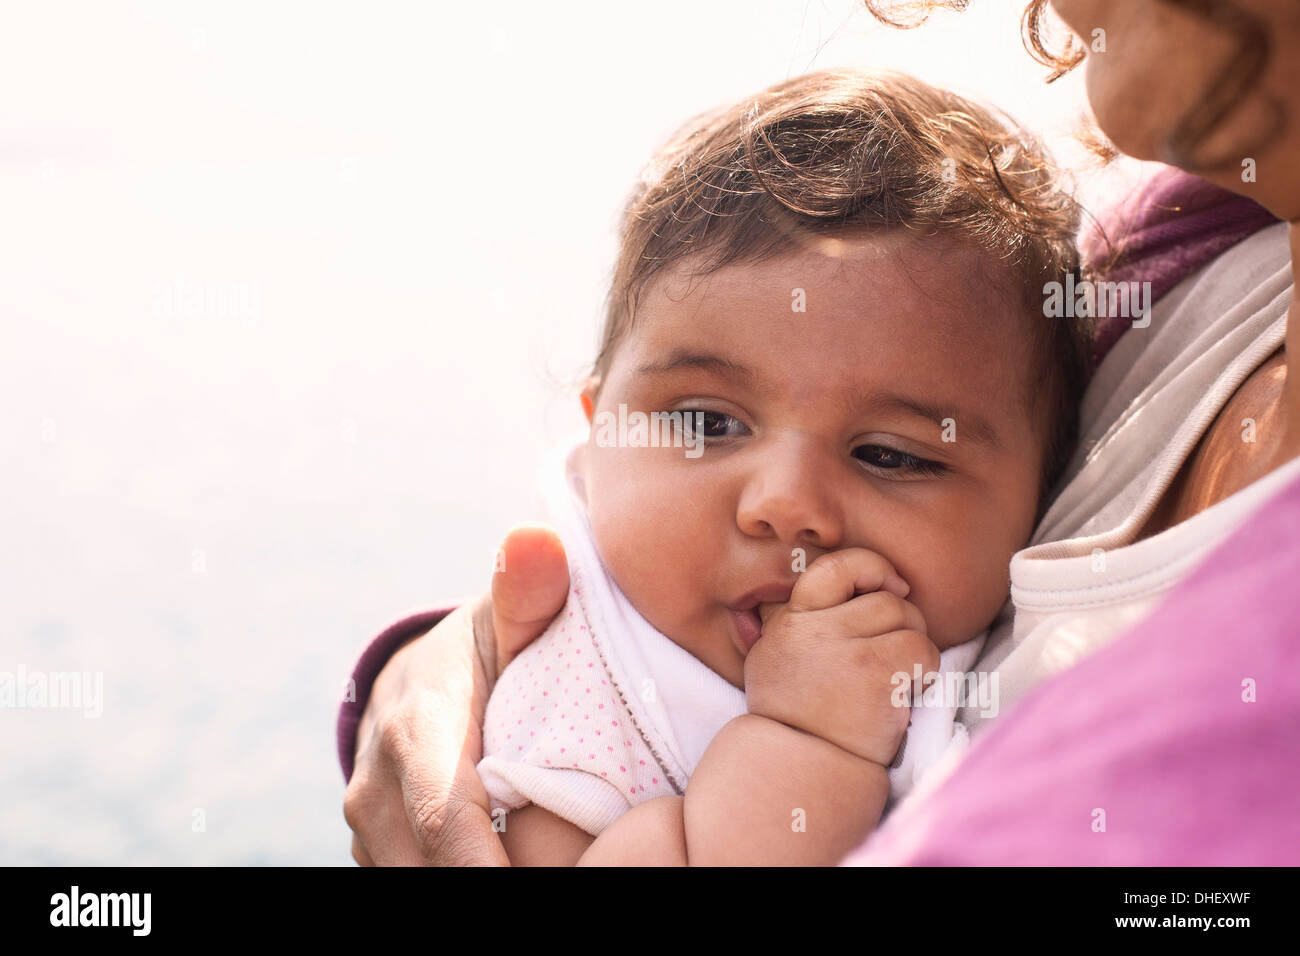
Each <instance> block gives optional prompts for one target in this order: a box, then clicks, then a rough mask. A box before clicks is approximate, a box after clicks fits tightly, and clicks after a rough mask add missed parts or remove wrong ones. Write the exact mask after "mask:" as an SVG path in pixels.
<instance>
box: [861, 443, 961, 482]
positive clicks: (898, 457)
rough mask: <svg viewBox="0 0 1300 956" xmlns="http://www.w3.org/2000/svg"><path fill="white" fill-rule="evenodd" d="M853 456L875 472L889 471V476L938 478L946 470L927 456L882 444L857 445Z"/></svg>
mask: <svg viewBox="0 0 1300 956" xmlns="http://www.w3.org/2000/svg"><path fill="white" fill-rule="evenodd" d="M853 457H854V458H856V459H858V460H859V461H860V462H862V463H863V464H864V465H867V466H868V467H869V468H871V469H873V470H875V471H877V472H887V473H891V474H890V477H902V476H904V475H910V476H914V477H929V478H938V477H940V476H942V475H943V474H945V473H946V472H947V470H948V469H947V467H946V466H944V465H942V464H940V463H939V462H937V461H930V460H929V459H928V458H917V457H916V456H915V455H909V454H908V453H907V452H904V451H899V450H898V449H896V448H887V447H885V446H884V445H859V446H858V447H857V448H855V449H853Z"/></svg>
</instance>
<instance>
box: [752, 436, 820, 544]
mask: <svg viewBox="0 0 1300 956" xmlns="http://www.w3.org/2000/svg"><path fill="white" fill-rule="evenodd" d="M829 458H830V456H828V455H826V454H825V453H824V452H823V451H821V450H819V449H817V448H816V446H815V445H814V444H813V443H812V442H806V441H804V442H795V441H789V442H783V443H781V445H780V446H778V447H774V448H772V449H771V451H770V453H769V454H764V455H760V456H756V458H755V462H754V468H753V471H752V473H751V474H750V475H749V476H748V478H747V480H746V482H745V487H744V489H743V490H742V491H741V495H740V502H739V505H738V507H737V510H736V523H737V525H739V527H740V530H741V531H743V532H744V533H745V534H747V535H751V536H753V537H760V538H764V537H772V536H775V537H777V538H779V539H780V540H781V541H784V542H785V543H787V544H789V545H790V546H791V547H795V546H804V547H813V548H821V549H824V550H827V551H830V550H833V549H835V548H838V547H840V545H841V543H842V541H843V538H844V508H843V505H842V502H841V501H840V500H839V491H838V489H837V485H838V479H839V471H840V466H839V464H838V463H836V462H832V461H830V460H829Z"/></svg>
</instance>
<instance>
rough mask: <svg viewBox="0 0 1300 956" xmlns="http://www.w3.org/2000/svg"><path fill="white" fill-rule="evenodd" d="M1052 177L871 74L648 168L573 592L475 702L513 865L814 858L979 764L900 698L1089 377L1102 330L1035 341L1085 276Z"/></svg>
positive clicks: (570, 540)
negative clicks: (1055, 285) (918, 789)
mask: <svg viewBox="0 0 1300 956" xmlns="http://www.w3.org/2000/svg"><path fill="white" fill-rule="evenodd" d="M1047 169H1048V166H1047V164H1046V162H1045V160H1044V157H1043V154H1042V153H1041V152H1040V150H1039V149H1038V148H1037V147H1036V146H1035V144H1034V143H1033V142H1032V141H1031V140H1029V139H1028V138H1027V137H1026V136H1025V135H1024V134H1023V133H1020V132H1018V131H1016V130H1014V129H1011V128H1010V127H1009V126H1008V125H1006V124H1004V123H1002V122H1000V121H998V120H997V119H995V118H994V117H993V116H992V115H990V113H989V112H988V111H987V110H985V109H983V108H981V107H979V106H976V105H974V104H972V103H970V102H967V101H965V100H963V99H961V98H959V97H957V96H955V95H952V94H949V93H946V92H943V91H940V90H936V89H934V88H931V87H929V86H927V85H925V84H923V83H921V82H919V81H917V80H915V79H912V78H909V77H906V76H902V75H898V74H892V73H862V72H852V71H835V72H822V73H815V74H811V75H808V76H803V77H799V78H796V79H794V80H790V81H787V82H785V83H782V84H779V85H777V86H775V87H772V88H771V89H768V90H766V91H764V92H762V93H760V94H758V95H757V96H755V97H753V98H751V99H747V100H745V101H744V102H742V103H739V104H736V105H735V106H732V107H730V108H726V109H723V110H719V111H717V112H714V113H711V114H707V115H705V116H702V117H699V118H697V119H696V120H695V121H693V122H692V123H691V124H689V125H688V126H687V127H686V128H685V129H684V130H683V131H682V132H681V133H679V134H678V136H677V137H676V138H675V139H674V140H673V141H672V142H671V143H670V144H669V145H668V146H667V147H665V148H664V150H662V151H661V153H660V154H659V155H658V156H657V157H656V158H655V160H653V161H652V163H651V165H650V167H649V169H648V171H647V173H646V174H645V176H644V177H643V181H642V185H641V187H640V188H639V190H638V191H637V192H636V193H635V195H634V196H633V198H632V200H631V202H630V204H629V206H628V208H627V210H626V213H625V216H624V221H623V230H622V237H621V251H620V256H619V260H618V264H617V267H616V270H615V275H614V279H613V286H612V290H611V294H610V297H609V305H608V312H607V319H606V324H605V329H604V332H603V337H602V342H601V347H600V352H599V355H598V356H597V359H596V362H595V366H594V372H593V374H592V376H591V377H590V378H589V379H588V380H587V382H586V383H585V387H584V388H583V391H582V404H583V408H584V410H585V412H586V415H587V418H588V420H589V422H590V423H591V428H590V429H589V431H588V433H587V434H586V435H585V436H584V437H583V439H582V440H581V441H579V442H576V443H575V444H573V445H572V446H571V447H565V448H563V449H561V450H560V454H559V458H558V459H557V461H556V462H555V463H554V467H553V468H552V469H551V471H550V473H549V475H550V477H549V479H548V484H549V505H550V509H551V511H552V520H553V521H554V522H555V524H556V525H557V528H558V530H559V531H560V534H561V537H562V539H563V540H564V543H565V547H566V551H567V555H568V560H569V567H570V576H571V589H570V593H569V597H568V602H567V604H566V606H565V608H564V610H562V611H561V613H560V614H559V616H558V617H557V618H556V620H555V621H554V622H553V623H552V624H551V626H550V627H549V628H548V629H547V631H546V632H545V633H544V634H543V635H542V636H541V637H540V638H539V639H538V640H536V641H535V642H534V643H533V644H531V645H530V646H529V647H528V648H527V649H526V650H525V651H524V652H523V653H522V654H520V655H519V657H518V658H516V659H515V660H514V661H513V662H512V663H511V664H510V666H509V667H508V668H507V669H506V670H505V672H504V673H503V674H502V676H501V678H500V680H499V682H498V683H497V685H496V687H495V689H494V691H493V693H492V696H491V699H490V701H489V703H488V708H487V716H486V721H485V726H484V757H483V760H482V762H481V763H480V764H479V773H480V776H481V777H482V779H483V781H484V784H485V786H486V787H487V790H488V795H489V798H490V800H491V805H492V808H493V816H494V819H496V820H497V821H498V829H499V830H501V832H502V838H503V841H504V843H505V847H506V851H507V853H508V854H509V856H510V859H511V861H512V862H513V863H515V864H542V865H568V864H574V863H582V864H633V865H645V864H651V865H686V864H690V865H712V864H728V863H757V864H831V863H834V862H836V861H837V860H838V859H839V858H840V857H841V856H843V854H844V853H845V852H847V851H848V850H850V849H852V848H853V847H854V846H856V845H857V844H858V843H859V842H860V841H861V840H862V838H863V837H864V836H865V835H866V834H867V833H868V832H869V831H870V830H871V829H872V828H873V827H874V826H875V825H876V823H877V822H878V820H879V818H880V815H881V813H882V812H883V810H884V808H885V806H886V804H887V802H888V801H889V800H890V798H891V788H892V796H893V798H894V799H897V798H898V797H899V796H901V795H902V794H903V793H905V792H907V790H908V789H909V788H910V787H911V786H912V784H913V783H914V782H915V780H916V779H917V778H918V777H919V775H920V773H921V772H922V771H924V770H926V769H927V768H928V767H930V766H932V765H933V764H934V763H935V761H936V760H937V759H938V757H939V756H940V755H941V754H943V753H944V752H945V751H951V750H952V749H953V748H954V747H959V746H960V744H961V737H960V733H958V732H957V731H955V728H954V723H953V719H952V718H953V708H954V707H955V704H956V701H944V702H937V703H938V706H936V707H933V708H928V707H926V706H923V705H922V704H921V703H920V701H919V700H917V699H916V698H915V697H914V694H917V693H919V690H920V687H919V686H914V685H913V676H914V675H920V674H932V673H936V672H937V673H940V674H943V673H957V674H961V673H963V672H965V671H967V670H968V669H969V668H970V667H971V666H972V665H973V662H974V659H975V657H976V656H977V654H978V652H979V649H980V647H981V644H982V641H983V635H984V632H985V630H986V629H987V627H988V625H989V624H990V623H991V622H992V621H993V619H994V618H995V617H996V615H997V614H998V612H999V610H1000V609H1001V607H1002V605H1003V603H1004V601H1005V599H1006V597H1007V589H1008V565H1009V561H1010V558H1011V556H1012V554H1013V553H1014V552H1015V551H1017V550H1018V549H1019V548H1021V547H1022V546H1023V545H1024V544H1025V543H1026V541H1027V540H1028V538H1029V535H1030V533H1031V531H1032V529H1033V527H1034V524H1035V521H1036V518H1037V515H1038V509H1039V503H1040V502H1041V501H1042V500H1043V499H1044V497H1045V492H1046V491H1048V490H1049V489H1050V486H1051V484H1052V482H1054V480H1055V478H1056V476H1057V474H1058V473H1059V471H1060V470H1061V468H1062V467H1063V466H1064V463H1065V461H1066V460H1067V458H1068V456H1069V453H1070V452H1071V450H1072V444H1073V441H1074V432H1075V423H1076V406H1077V403H1078V400H1079V396H1080V394H1081V392H1082V389H1083V385H1084V381H1085V378H1086V355H1087V341H1088V337H1087V329H1086V327H1085V326H1084V324H1083V323H1084V322H1086V320H1063V319H1049V318H1046V317H1045V316H1044V310H1043V301H1044V286H1045V285H1046V284H1047V283H1051V282H1057V281H1063V280H1064V278H1065V276H1066V275H1068V274H1069V273H1070V272H1072V271H1073V270H1074V269H1075V268H1076V264H1077V255H1076V252H1075V249H1074V245H1073V236H1074V233H1075V229H1076V225H1077V213H1076V211H1075V206H1074V204H1073V203H1072V202H1071V201H1070V200H1069V199H1068V197H1066V196H1065V195H1063V194H1062V193H1061V192H1059V191H1058V190H1057V189H1056V188H1055V187H1054V186H1053V184H1052V181H1051V178H1050V175H1049V173H1048V172H1047ZM941 654H942V657H941ZM900 675H903V676H902V679H901V680H900ZM917 683H918V685H919V682H917ZM900 689H901V690H902V691H904V693H900V692H899V691H900ZM914 701H916V702H915V703H914ZM909 705H911V709H910V710H909ZM909 718H910V720H911V729H910V730H908V723H909ZM923 724H924V725H925V726H924V728H923V726H922V725H923ZM922 730H923V731H924V732H922ZM905 734H906V740H905V741H904V735H905ZM900 743H901V744H902V746H901V749H900ZM506 811H509V813H508V817H506V816H505V812H506Z"/></svg>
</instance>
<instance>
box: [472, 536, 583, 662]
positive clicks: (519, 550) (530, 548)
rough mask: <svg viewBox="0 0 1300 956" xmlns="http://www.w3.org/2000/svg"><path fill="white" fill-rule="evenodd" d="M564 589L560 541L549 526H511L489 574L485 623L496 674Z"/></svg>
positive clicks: (553, 610)
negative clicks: (489, 607) (488, 626)
mask: <svg viewBox="0 0 1300 956" xmlns="http://www.w3.org/2000/svg"><path fill="white" fill-rule="evenodd" d="M568 593H569V563H568V559H567V557H566V556H565V553H564V545H563V544H562V543H561V542H560V538H559V535H557V534H556V533H555V532H554V531H552V530H551V529H550V528H547V527H545V526H543V525H520V526H519V527H517V528H512V529H511V530H510V531H509V532H508V533H507V534H506V537H505V540H504V541H503V542H502V543H501V548H500V550H498V551H497V559H496V563H495V567H494V570H493V574H492V614H491V618H490V620H491V626H492V630H493V634H494V638H495V640H494V644H495V647H496V673H495V674H490V675H489V680H492V681H495V679H496V677H497V675H498V674H500V673H501V671H503V670H505V668H506V665H507V664H509V663H510V662H511V661H512V660H513V659H514V657H515V655H516V654H518V653H519V652H520V651H522V650H523V649H524V648H525V647H527V646H528V645H529V644H530V643H532V642H533V641H534V640H536V639H537V638H538V637H539V636H541V633H542V632H543V631H545V630H546V626H547V625H548V624H550V623H551V620H552V619H553V618H554V617H555V615H556V614H558V613H560V610H561V609H562V608H563V607H564V602H565V599H566V598H567V597H568Z"/></svg>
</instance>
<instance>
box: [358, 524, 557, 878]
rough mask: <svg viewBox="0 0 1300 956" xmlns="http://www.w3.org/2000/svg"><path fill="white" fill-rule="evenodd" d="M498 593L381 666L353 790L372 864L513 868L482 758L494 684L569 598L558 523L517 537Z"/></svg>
mask: <svg viewBox="0 0 1300 956" xmlns="http://www.w3.org/2000/svg"><path fill="white" fill-rule="evenodd" d="M500 554H501V555H502V556H503V557H504V561H503V562H502V561H498V566H499V567H501V568H502V570H499V571H497V572H496V573H495V574H494V575H493V580H492V592H491V595H490V596H484V597H483V598H481V599H480V600H478V601H476V602H474V603H473V604H470V605H465V606H462V607H460V608H457V609H456V611H454V612H453V613H451V614H449V615H448V616H447V617H446V618H444V619H443V620H442V621H441V622H439V624H438V625H437V626H436V627H434V628H433V630H431V631H429V632H428V633H427V634H424V635H423V636H421V637H418V638H416V639H415V640H413V641H411V642H410V643H408V644H407V645H406V646H404V647H403V648H401V649H400V650H399V651H397V653H395V654H394V655H393V656H392V657H391V658H390V659H389V661H388V663H387V664H386V665H385V666H384V669H383V670H382V671H380V673H379V676H378V677H377V678H376V679H375V683H374V686H373V687H372V688H371V691H370V696H369V698H368V699H367V701H366V708H365V711H364V712H363V713H362V716H361V722H360V725H359V726H358V729H357V755H356V767H355V769H354V770H353V773H352V779H351V780H350V781H349V783H348V788H347V791H346V793H345V794H344V797H343V816H344V818H345V819H346V820H347V822H348V826H350V827H351V828H352V831H353V835H352V856H353V858H354V859H355V860H356V861H357V862H358V863H360V864H362V865H363V866H373V865H376V864H379V865H420V864H432V865H438V866H464V865H491V864H502V865H505V864H508V862H509V861H508V860H507V858H506V854H505V851H504V850H503V849H502V846H501V841H500V839H499V837H498V836H497V834H496V832H495V831H494V830H493V829H492V821H491V818H490V816H489V815H488V798H487V793H486V791H485V790H484V789H483V784H482V782H481V781H480V780H479V777H478V773H477V771H476V769H475V768H476V766H477V764H478V762H479V759H480V758H481V757H482V755H483V737H482V724H483V715H484V711H485V710H486V707H487V699H488V695H489V694H490V693H491V691H492V685H493V684H495V683H496V679H497V677H498V675H499V674H500V673H501V671H502V670H503V669H504V668H505V666H506V665H507V664H508V663H510V661H511V660H512V659H513V658H514V656H515V655H516V654H518V653H519V651H521V650H522V649H523V648H524V647H526V646H528V644H529V643H530V642H531V641H533V640H534V639H535V638H537V637H538V636H539V635H540V634H541V633H542V632H543V631H544V630H546V625H547V624H549V623H550V621H551V619H552V618H553V617H554V616H555V615H556V614H557V613H558V612H559V611H560V609H561V608H562V607H563V606H564V601H565V597H566V595H567V594H568V589H569V570H568V564H567V562H566V560H565V555H564V547H563V545H561V544H560V539H559V538H558V537H557V536H556V535H555V533H554V532H553V531H550V530H549V529H547V528H544V527H537V526H525V527H520V528H515V529H513V530H512V531H511V532H510V533H509V534H507V535H506V539H505V541H504V542H503V544H502V551H501V553H500Z"/></svg>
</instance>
